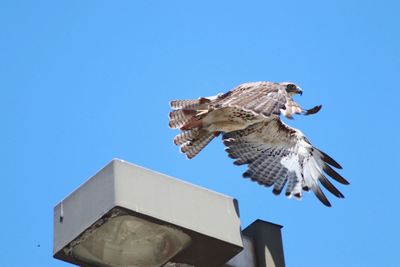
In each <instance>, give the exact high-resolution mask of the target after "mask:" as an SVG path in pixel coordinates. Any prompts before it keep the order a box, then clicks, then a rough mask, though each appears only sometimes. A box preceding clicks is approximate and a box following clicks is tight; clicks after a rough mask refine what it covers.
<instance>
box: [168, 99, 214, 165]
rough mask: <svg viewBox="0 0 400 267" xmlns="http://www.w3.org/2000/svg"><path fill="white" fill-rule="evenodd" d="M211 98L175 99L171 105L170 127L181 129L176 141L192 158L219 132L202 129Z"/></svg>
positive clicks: (182, 150) (183, 151)
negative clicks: (204, 115)
mask: <svg viewBox="0 0 400 267" xmlns="http://www.w3.org/2000/svg"><path fill="white" fill-rule="evenodd" d="M209 103H210V100H209V99H207V98H199V99H196V100H174V101H171V103H170V105H171V108H172V109H173V111H171V112H170V113H169V127H170V128H174V129H176V128H177V129H180V130H181V133H180V134H178V135H177V136H176V137H175V138H174V143H175V144H176V145H177V146H180V147H181V152H182V153H185V154H186V156H187V157H188V158H189V159H191V158H193V157H195V156H196V155H197V154H198V153H199V152H200V151H201V150H202V149H203V148H204V147H205V146H206V145H207V144H208V143H210V142H211V140H212V139H214V137H216V136H218V134H219V133H212V132H209V131H207V130H205V129H202V128H201V127H202V125H201V118H202V115H203V114H206V113H207V111H208V106H209Z"/></svg>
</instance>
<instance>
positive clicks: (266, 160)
mask: <svg viewBox="0 0 400 267" xmlns="http://www.w3.org/2000/svg"><path fill="white" fill-rule="evenodd" d="M223 140H224V144H225V145H226V146H227V148H226V151H227V152H228V154H229V157H231V158H233V159H236V161H235V162H234V164H236V165H242V164H248V169H247V170H246V172H245V173H244V174H243V176H244V177H249V178H251V179H252V180H254V181H256V182H258V183H260V184H262V185H266V186H273V193H274V194H277V195H278V194H280V193H281V191H282V190H283V188H284V186H285V184H287V186H286V196H288V197H291V196H295V197H297V198H301V197H302V192H303V191H308V190H312V191H313V192H314V193H315V195H316V196H317V198H318V199H319V200H320V201H321V202H322V203H323V204H325V205H326V206H331V204H330V202H329V200H328V199H327V197H326V196H325V194H324V193H323V192H322V190H321V188H320V186H319V184H322V185H323V186H324V187H325V188H326V189H327V190H328V191H329V192H331V193H332V194H333V195H335V196H336V197H338V198H344V196H343V194H342V193H341V192H340V191H339V190H338V189H337V188H336V187H335V186H334V185H333V184H332V183H331V182H330V181H329V180H328V179H327V178H326V176H325V174H326V175H328V176H330V177H332V178H333V179H335V180H336V181H337V182H339V183H342V184H349V183H348V182H347V181H346V180H345V179H344V178H343V177H342V176H341V175H340V174H338V173H337V172H336V171H335V170H334V169H333V168H332V167H335V168H338V169H341V168H342V167H341V166H340V165H339V164H338V163H337V162H336V161H335V160H333V159H332V158H331V157H329V156H328V155H327V154H325V153H324V152H322V151H320V150H318V149H317V148H315V147H313V146H312V145H311V144H310V142H309V141H308V140H307V139H306V137H305V136H304V135H303V134H302V133H301V132H300V131H299V130H297V129H294V128H291V127H289V126H287V125H285V124H284V123H283V122H281V121H280V120H279V119H278V118H276V119H272V120H270V121H265V122H260V123H257V124H254V125H252V126H249V127H248V128H246V129H244V130H240V131H235V132H231V133H226V134H224V135H223ZM331 166H332V167H331Z"/></svg>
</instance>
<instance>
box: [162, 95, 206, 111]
mask: <svg viewBox="0 0 400 267" xmlns="http://www.w3.org/2000/svg"><path fill="white" fill-rule="evenodd" d="M210 102H211V100H210V99H208V98H204V97H201V98H199V99H193V100H173V101H171V102H170V106H171V108H172V109H175V110H177V109H191V110H199V109H202V110H205V109H208V104H209V103H210Z"/></svg>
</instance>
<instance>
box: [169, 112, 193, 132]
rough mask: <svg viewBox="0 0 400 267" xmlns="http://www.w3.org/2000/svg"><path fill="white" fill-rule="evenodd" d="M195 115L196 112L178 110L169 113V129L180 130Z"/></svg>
mask: <svg viewBox="0 0 400 267" xmlns="http://www.w3.org/2000/svg"><path fill="white" fill-rule="evenodd" d="M196 114H197V111H196V110H187V109H178V110H174V111H171V112H170V113H169V127H170V128H174V129H175V128H181V127H182V126H183V125H185V124H186V123H187V122H189V121H190V120H191V119H192V118H193V117H194V116H195V115H196Z"/></svg>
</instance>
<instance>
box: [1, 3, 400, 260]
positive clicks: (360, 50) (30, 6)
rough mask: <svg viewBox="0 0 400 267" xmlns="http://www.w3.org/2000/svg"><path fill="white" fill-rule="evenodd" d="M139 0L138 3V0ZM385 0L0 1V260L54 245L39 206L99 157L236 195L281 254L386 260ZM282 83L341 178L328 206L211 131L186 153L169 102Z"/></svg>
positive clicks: (394, 188) (389, 89)
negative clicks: (252, 176)
mask: <svg viewBox="0 0 400 267" xmlns="http://www.w3.org/2000/svg"><path fill="white" fill-rule="evenodd" d="M139 2H141V3H139ZM399 11H400V5H399V2H398V1H369V0H363V1H351V0H342V1H307V0H305V1H297V0H292V1H241V2H239V1H98V0H96V1H77V0H75V1H71V0H69V1H18V0H12V1H11V0H9V1H8V0H3V1H1V2H0V101H1V105H0V114H1V115H0V118H1V131H0V140H1V146H0V147H1V156H0V157H1V167H2V168H1V183H2V186H1V188H2V192H1V194H0V200H1V201H0V209H1V213H2V216H1V221H0V225H1V227H0V229H1V239H2V242H0V266H8V267H15V266H18V267H19V266H38V267H44V266H45V267H47V266H70V265H69V264H67V263H64V262H60V261H57V260H54V259H53V258H52V238H53V229H52V223H53V217H52V216H53V207H54V205H55V204H56V203H57V202H58V201H60V200H61V199H63V198H64V197H65V196H66V195H67V194H69V193H70V192H71V191H72V190H74V189H75V188H77V187H78V186H79V185H80V184H82V182H84V181H85V180H86V179H87V178H88V177H90V176H91V175H92V174H94V173H95V172H96V171H97V170H99V169H100V168H101V167H103V166H104V165H105V164H106V163H107V162H109V161H110V160H111V159H112V158H114V157H118V158H121V159H125V160H127V161H130V162H133V163H136V164H138V165H142V166H144V167H147V168H151V169H154V170H156V171H159V172H163V173H165V174H168V175H171V176H175V177H178V178H181V179H183V180H186V181H188V182H191V183H194V184H197V185H200V186H203V187H207V188H210V189H212V190H215V191H218V192H221V193H224V194H226V195H230V196H233V197H235V198H237V199H238V200H239V203H240V210H241V220H242V225H243V227H246V226H247V225H248V224H250V223H251V222H252V221H254V220H255V219H257V218H260V219H264V220H267V221H271V222H274V223H278V224H282V225H283V226H284V228H283V239H284V248H285V256H286V262H287V266H288V267H306V266H307V267H320V266H326V267H330V266H332V267H333V266H335V267H336V266H352V267H353V266H360V267H368V266H386V267H390V266H400V258H399V257H398V249H399V240H400V230H399V226H400V208H399V203H400V200H399V197H398V195H399V188H400V177H399V172H398V169H397V167H398V165H399V163H400V157H399V153H398V150H399V148H400V143H399V138H398V137H399V130H400V128H399V116H398V110H399V105H400V104H399V100H398V98H399V96H400V93H399V90H400V88H399V87H400V86H399V82H398V77H399V70H400V30H399V29H400V17H399ZM260 80H266V81H288V80H289V81H293V82H296V83H298V84H299V85H300V86H301V87H302V88H303V89H304V94H303V96H302V97H298V98H297V99H296V100H297V101H298V102H299V103H300V104H302V105H303V106H304V107H312V106H314V105H317V104H322V105H323V109H322V111H321V112H320V113H319V114H317V115H315V116H310V117H297V118H296V120H295V121H292V122H290V124H291V125H292V126H295V127H298V128H300V129H301V130H302V131H303V132H304V133H305V134H306V135H307V136H308V137H309V139H310V140H311V141H312V142H313V143H314V144H315V145H316V146H317V147H319V148H321V149H322V150H324V151H326V152H327V153H329V154H330V155H332V156H333V157H334V158H335V159H337V160H338V161H339V162H340V163H341V164H342V165H343V166H344V170H343V171H342V172H341V173H342V174H343V176H344V177H346V178H347V179H348V180H349V181H350V182H351V185H350V186H341V185H339V189H340V190H341V191H342V192H343V193H344V194H345V196H346V199H344V200H339V199H335V197H330V199H331V202H332V204H333V207H332V208H326V207H324V206H323V205H322V204H320V203H319V201H318V200H317V199H316V198H315V197H314V196H313V195H312V194H306V195H305V197H304V198H303V200H302V201H296V200H292V199H290V200H288V199H286V198H285V197H284V196H279V197H276V196H274V195H273V194H272V193H271V190H270V189H269V188H264V187H261V186H258V185H257V184H255V183H252V182H250V181H248V180H245V179H242V178H241V174H242V172H243V171H244V167H236V166H234V165H233V164H232V161H231V159H229V158H228V157H227V155H226V153H225V152H224V150H223V145H222V144H221V142H220V140H215V141H214V142H213V143H212V144H211V145H210V146H209V147H207V148H206V149H205V150H204V151H203V152H202V153H201V154H200V155H199V156H198V157H196V158H195V159H193V160H190V161H189V160H186V159H185V157H184V156H183V155H182V154H180V153H179V152H178V149H177V147H175V146H174V145H173V143H172V138H173V136H174V135H175V134H176V133H177V132H174V131H172V130H170V129H169V128H168V116H167V114H168V111H169V107H168V102H169V101H170V100H171V99H176V98H197V97H199V96H209V95H214V94H216V93H219V92H224V91H227V90H229V89H231V88H232V87H234V86H236V85H238V84H240V83H242V82H247V81H260Z"/></svg>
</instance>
